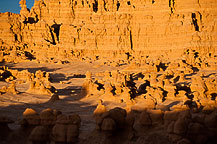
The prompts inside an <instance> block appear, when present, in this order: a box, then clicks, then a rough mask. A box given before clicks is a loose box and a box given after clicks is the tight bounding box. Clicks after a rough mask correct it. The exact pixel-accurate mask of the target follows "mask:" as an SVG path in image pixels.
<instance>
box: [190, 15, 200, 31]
mask: <svg viewBox="0 0 217 144" xmlns="http://www.w3.org/2000/svg"><path fill="white" fill-rule="evenodd" d="M191 18H192V23H193V25H194V28H195V31H200V28H199V25H198V22H197V21H198V20H197V18H196V14H195V13H192V14H191Z"/></svg>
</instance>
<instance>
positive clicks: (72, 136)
mask: <svg viewBox="0 0 217 144" xmlns="http://www.w3.org/2000/svg"><path fill="white" fill-rule="evenodd" d="M66 134H67V142H68V143H74V142H76V141H77V137H78V136H79V126H78V125H74V124H70V125H68V126H67V132H66Z"/></svg>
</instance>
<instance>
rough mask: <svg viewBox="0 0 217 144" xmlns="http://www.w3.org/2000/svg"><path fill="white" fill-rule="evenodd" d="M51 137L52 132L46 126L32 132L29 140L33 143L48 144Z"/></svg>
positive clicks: (36, 128)
mask: <svg viewBox="0 0 217 144" xmlns="http://www.w3.org/2000/svg"><path fill="white" fill-rule="evenodd" d="M49 135H50V131H49V129H48V128H46V127H44V126H37V127H35V128H34V129H33V130H32V132H31V134H30V136H29V140H30V141H32V142H33V143H40V144H41V143H43V144H46V143H47V142H48V141H49Z"/></svg>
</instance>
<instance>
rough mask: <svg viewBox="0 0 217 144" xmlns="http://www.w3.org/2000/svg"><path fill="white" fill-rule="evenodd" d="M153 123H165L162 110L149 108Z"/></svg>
mask: <svg viewBox="0 0 217 144" xmlns="http://www.w3.org/2000/svg"><path fill="white" fill-rule="evenodd" d="M147 112H148V113H149V115H150V118H151V121H152V124H153V125H157V124H162V123H163V115H164V113H163V112H162V111H161V110H148V111H147Z"/></svg>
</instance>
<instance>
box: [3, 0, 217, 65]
mask: <svg viewBox="0 0 217 144" xmlns="http://www.w3.org/2000/svg"><path fill="white" fill-rule="evenodd" d="M20 7H21V11H20V14H13V13H10V12H8V13H1V14H0V19H1V23H0V41H1V49H3V50H6V49H8V50H12V49H16V51H17V53H16V54H17V55H18V56H19V57H20V58H21V57H22V58H21V59H22V60H24V59H26V58H27V59H28V58H29V59H33V58H36V59H39V60H40V62H43V61H44V62H49V61H51V60H54V61H58V59H59V60H62V61H67V60H68V59H69V58H70V57H72V56H74V57H83V56H85V55H86V54H87V53H88V55H89V56H90V54H91V56H90V57H94V56H97V57H98V58H102V57H103V56H105V57H106V56H107V57H108V56H109V57H110V56H113V57H114V58H117V57H121V58H123V54H125V53H126V54H130V55H132V54H133V55H134V56H135V57H137V58H140V57H141V56H142V55H144V54H147V53H148V54H153V55H156V54H157V52H158V51H161V54H162V52H165V54H167V55H168V54H170V53H172V54H173V55H174V56H180V52H181V51H183V50H184V49H193V50H198V51H200V52H201V53H202V54H209V53H210V54H211V55H215V54H216V52H217V50H216V49H217V47H216V44H215V41H216V34H217V24H216V18H215V15H216V7H217V4H216V2H215V0H209V1H205V0H200V1H196V0H190V1H183V0H176V1H174V0H154V1H153V0H152V1H151V0H145V1H141V0H128V1H124V0H114V1H105V0H91V1H89V0H88V1H87V0H82V1H80V0H74V1H72V0H57V1H55V0H37V1H35V3H34V6H33V7H32V8H31V10H29V9H28V8H27V6H26V1H25V0H21V1H20ZM14 45H16V47H15V46H14ZM17 46H18V47H20V48H18V47H17ZM18 50H19V52H18ZM8 53H10V52H8ZM8 53H7V52H6V51H4V55H7V54H8ZM57 53H58V57H57V56H56V54H57ZM10 54H12V53H10ZM30 54H31V55H30ZM157 55H160V54H157ZM128 56H129V55H128ZM98 58H97V59H98ZM119 59H120V58H119Z"/></svg>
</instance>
